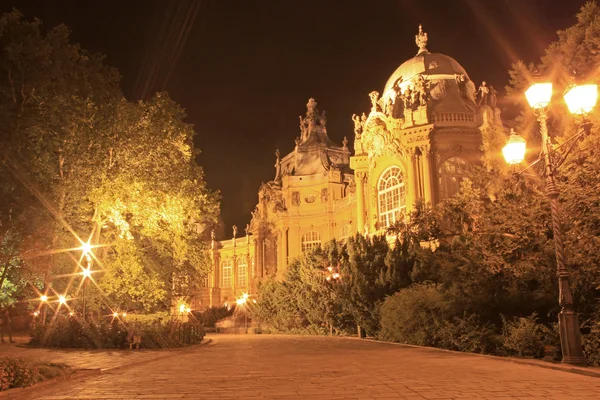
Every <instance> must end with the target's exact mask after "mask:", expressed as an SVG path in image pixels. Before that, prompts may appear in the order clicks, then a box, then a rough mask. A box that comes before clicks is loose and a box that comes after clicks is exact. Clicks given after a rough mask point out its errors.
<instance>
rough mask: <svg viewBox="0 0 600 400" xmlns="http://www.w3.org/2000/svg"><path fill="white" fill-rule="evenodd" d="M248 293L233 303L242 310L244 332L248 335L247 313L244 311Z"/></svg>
mask: <svg viewBox="0 0 600 400" xmlns="http://www.w3.org/2000/svg"><path fill="white" fill-rule="evenodd" d="M248 297H249V296H248V293H244V294H243V295H242V297H240V298H239V299H237V300H236V301H235V302H236V304H237V305H238V306H240V307H242V308H243V309H244V330H245V331H246V333H248V311H247V310H246V303H247V302H248Z"/></svg>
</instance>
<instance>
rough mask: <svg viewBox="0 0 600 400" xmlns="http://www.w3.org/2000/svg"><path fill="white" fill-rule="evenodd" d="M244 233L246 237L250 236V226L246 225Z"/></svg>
mask: <svg viewBox="0 0 600 400" xmlns="http://www.w3.org/2000/svg"><path fill="white" fill-rule="evenodd" d="M244 231H245V232H246V236H248V235H249V234H250V224H246V228H244Z"/></svg>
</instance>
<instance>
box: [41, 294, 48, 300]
mask: <svg viewBox="0 0 600 400" xmlns="http://www.w3.org/2000/svg"><path fill="white" fill-rule="evenodd" d="M40 301H48V296H46V295H45V294H43V295H41V296H40Z"/></svg>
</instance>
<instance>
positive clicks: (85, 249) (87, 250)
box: [81, 242, 92, 254]
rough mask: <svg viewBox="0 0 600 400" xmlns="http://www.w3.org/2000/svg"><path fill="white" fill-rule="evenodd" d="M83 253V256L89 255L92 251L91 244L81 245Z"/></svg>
mask: <svg viewBox="0 0 600 400" xmlns="http://www.w3.org/2000/svg"><path fill="white" fill-rule="evenodd" d="M81 251H83V254H88V253H90V252H91V251H92V245H91V244H89V243H87V242H86V243H81Z"/></svg>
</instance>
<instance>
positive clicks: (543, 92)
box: [502, 83, 598, 364]
mask: <svg viewBox="0 0 600 400" xmlns="http://www.w3.org/2000/svg"><path fill="white" fill-rule="evenodd" d="M525 96H526V97H527V101H528V102H529V105H530V106H531V107H532V108H533V111H534V113H535V114H536V115H537V117H538V121H539V123H540V132H541V135H542V152H541V155H540V159H539V160H537V161H535V162H534V164H535V163H537V162H538V161H543V162H544V176H545V179H546V196H547V197H548V199H550V206H551V212H552V230H553V233H554V245H555V250H556V269H557V276H558V291H559V298H558V301H559V304H560V306H561V311H560V313H559V315H558V323H559V331H560V344H561V348H562V354H563V359H562V362H563V363H566V364H583V363H584V362H585V359H584V357H583V350H582V348H581V334H580V329H579V321H578V318H577V313H576V312H575V307H574V304H573V294H572V292H571V287H570V276H571V274H570V273H569V271H568V270H567V267H566V262H565V249H564V244H563V238H562V231H561V220H560V215H559V209H558V196H559V191H558V187H557V186H556V180H555V176H556V170H557V169H558V167H559V166H560V165H561V164H562V162H563V161H564V160H565V158H566V156H567V155H568V153H569V152H570V151H571V149H573V146H574V144H575V143H576V141H577V139H578V138H580V137H581V136H582V135H583V134H585V133H587V132H588V131H589V128H590V124H589V123H584V124H582V126H581V128H580V130H579V132H578V133H577V134H576V135H574V136H573V137H572V138H570V139H569V140H567V141H566V142H565V144H567V143H570V146H569V147H568V149H567V150H566V151H565V152H564V154H562V155H561V156H559V157H555V156H553V155H554V153H553V152H555V151H556V150H557V149H553V148H552V147H551V143H550V139H549V136H548V124H547V120H548V108H549V106H550V100H551V97H552V84H551V83H536V84H533V85H531V87H530V88H529V89H527V91H526V92H525ZM597 96H598V87H597V85H583V86H573V87H571V88H569V90H568V91H567V93H566V94H565V96H564V98H565V101H566V103H567V106H568V108H569V111H570V112H571V113H573V114H580V115H583V114H586V113H588V112H590V111H591V110H592V109H593V108H594V106H595V105H596V100H597ZM502 153H503V155H504V158H505V159H506V161H507V163H509V164H519V163H520V162H521V161H523V159H524V158H525V140H524V139H523V138H521V137H520V136H518V135H517V134H516V133H515V132H514V131H512V132H511V135H510V138H509V139H508V142H507V144H506V146H504V148H503V149H502ZM532 165H533V164H532ZM530 167H531V165H530ZM527 168H529V167H527ZM527 168H526V169H527Z"/></svg>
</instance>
